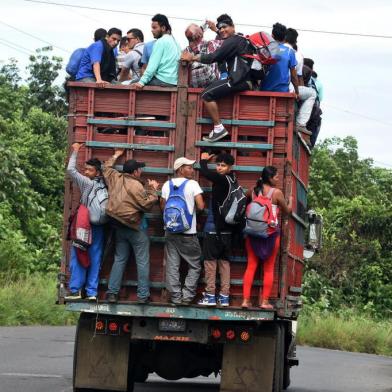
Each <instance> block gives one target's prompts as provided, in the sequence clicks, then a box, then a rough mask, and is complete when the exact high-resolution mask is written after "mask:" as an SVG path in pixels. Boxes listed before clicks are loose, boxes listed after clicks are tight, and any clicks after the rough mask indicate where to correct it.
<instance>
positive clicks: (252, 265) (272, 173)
mask: <svg viewBox="0 0 392 392" xmlns="http://www.w3.org/2000/svg"><path fill="white" fill-rule="evenodd" d="M278 181H279V177H278V169H277V168H276V167H274V166H267V167H265V168H264V169H263V171H262V173H261V177H260V178H259V180H258V181H257V183H256V186H255V188H254V189H253V191H252V192H251V193H250V194H249V195H248V196H249V199H250V200H253V198H255V197H256V196H258V195H260V194H262V195H263V196H265V197H268V198H269V199H271V204H272V214H273V220H274V221H275V222H276V225H278V224H279V222H278V214H279V210H281V211H282V213H284V214H290V213H291V210H292V202H293V198H292V197H290V200H289V203H286V200H285V198H284V196H283V193H282V191H281V190H280V189H277V188H275V187H276V185H277V184H278ZM279 246H280V231H279V227H277V229H276V231H275V232H274V233H273V234H271V235H270V236H269V237H268V238H266V239H263V238H254V237H249V236H248V237H247V238H246V239H245V247H246V251H247V254H248V265H247V267H246V271H245V275H244V284H243V302H242V307H243V308H249V307H251V306H252V304H251V301H250V293H251V289H252V284H253V280H254V276H255V273H256V269H257V266H258V264H259V260H262V262H263V267H264V279H263V292H262V295H261V298H260V303H259V306H260V307H261V308H263V309H272V308H273V306H272V305H271V304H270V303H269V297H270V295H271V290H272V284H273V281H274V268H275V261H276V257H277V255H278V252H279Z"/></svg>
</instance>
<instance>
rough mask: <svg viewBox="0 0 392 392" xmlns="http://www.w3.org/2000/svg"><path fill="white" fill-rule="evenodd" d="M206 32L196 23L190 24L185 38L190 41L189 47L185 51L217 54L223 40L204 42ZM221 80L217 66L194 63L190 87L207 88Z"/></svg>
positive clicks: (195, 53)
mask: <svg viewBox="0 0 392 392" xmlns="http://www.w3.org/2000/svg"><path fill="white" fill-rule="evenodd" d="M203 35H204V31H203V29H202V28H201V27H200V26H198V25H197V24H195V23H192V24H190V25H189V26H188V27H187V29H186V30H185V36H186V38H187V39H188V42H189V45H188V46H187V47H186V48H185V51H187V52H189V53H192V54H194V55H197V54H209V53H213V52H215V51H216V50H217V49H218V48H219V47H221V46H222V43H223V41H222V40H218V39H215V40H211V41H205V40H203ZM217 79H219V71H218V66H217V64H215V63H213V64H202V63H200V62H198V61H194V62H193V63H192V64H191V74H190V80H189V85H190V87H202V88H205V87H207V86H208V85H209V84H210V83H212V82H213V81H215V80H217Z"/></svg>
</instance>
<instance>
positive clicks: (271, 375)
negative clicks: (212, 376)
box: [220, 325, 283, 392]
mask: <svg viewBox="0 0 392 392" xmlns="http://www.w3.org/2000/svg"><path fill="white" fill-rule="evenodd" d="M282 331H283V328H281V327H280V326H279V325H273V326H271V328H268V329H266V330H263V331H261V332H260V334H259V335H258V336H257V335H256V336H254V337H253V338H252V341H251V342H249V343H248V344H226V345H225V347H224V351H223V361H222V378H221V384H220V391H221V392H243V391H246V392H272V391H273V392H278V391H279V392H280V391H281V390H282V389H281V386H280V385H279V384H280V383H281V381H280V380H281V377H282V376H281V369H282V368H281V367H282V365H283V364H281V363H280V361H283V355H282V354H283V351H282V350H283V347H282Z"/></svg>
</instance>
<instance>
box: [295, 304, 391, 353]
mask: <svg viewBox="0 0 392 392" xmlns="http://www.w3.org/2000/svg"><path fill="white" fill-rule="evenodd" d="M297 343H298V344H300V345H306V346H313V347H323V348H329V349H336V350H344V351H353V352H361V353H369V354H378V355H387V356H392V320H391V319H389V320H375V319H372V318H371V317H370V316H367V315H360V314H358V313H355V312H353V311H351V310H347V311H341V312H336V313H333V312H320V311H317V310H309V309H307V310H306V311H304V312H303V314H301V315H300V317H299V319H298V330H297Z"/></svg>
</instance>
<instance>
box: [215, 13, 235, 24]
mask: <svg viewBox="0 0 392 392" xmlns="http://www.w3.org/2000/svg"><path fill="white" fill-rule="evenodd" d="M219 23H225V24H227V25H229V26H234V22H233V19H231V16H229V15H227V14H222V15H220V16H218V17H217V19H216V24H217V25H218V24H219Z"/></svg>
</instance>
